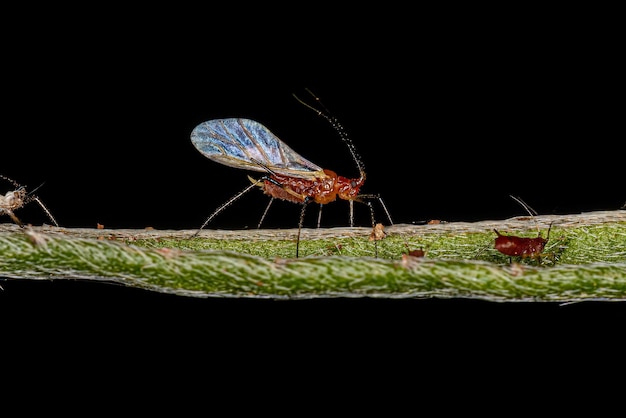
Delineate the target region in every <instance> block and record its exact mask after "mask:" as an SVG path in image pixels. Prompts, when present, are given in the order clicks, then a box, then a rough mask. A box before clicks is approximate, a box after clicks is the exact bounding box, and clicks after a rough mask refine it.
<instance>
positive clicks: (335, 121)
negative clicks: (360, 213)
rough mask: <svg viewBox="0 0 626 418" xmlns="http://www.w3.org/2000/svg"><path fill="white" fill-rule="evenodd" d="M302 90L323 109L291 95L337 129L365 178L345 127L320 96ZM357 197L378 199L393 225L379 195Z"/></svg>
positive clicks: (351, 215) (351, 218) (307, 90)
mask: <svg viewBox="0 0 626 418" xmlns="http://www.w3.org/2000/svg"><path fill="white" fill-rule="evenodd" d="M304 90H306V92H307V93H309V94H310V95H311V97H313V100H315V102H316V103H317V105H318V106H319V107H321V108H322V109H324V110H323V111H322V110H320V109H319V108H317V107H316V106H313V105H311V104H309V103H307V102H305V101H304V100H302V99H300V98H299V97H298V96H296V94H295V93H292V94H293V97H294V98H295V99H296V100H297V101H298V102H300V103H301V104H302V105H304V106H305V107H308V108H309V109H311V110H312V111H314V112H315V113H317V114H318V115H319V116H321V117H323V118H324V119H326V120H327V121H328V122H330V124H331V126H332V127H333V129H335V131H337V133H338V134H339V137H340V138H341V140H342V141H343V142H344V143H345V144H346V146H347V147H348V150H349V151H350V154H351V155H352V159H353V160H354V162H355V164H356V166H357V169H358V170H359V175H360V176H361V180H365V167H364V165H363V159H362V158H361V156H360V155H359V153H358V152H357V150H356V147H355V146H354V142H352V139H351V138H350V136H349V135H348V133H347V131H346V129H345V128H344V127H343V125H342V124H341V122H339V120H338V119H337V118H336V117H335V116H333V115H331V113H330V111H329V110H328V108H327V107H326V106H325V105H324V104H323V103H322V101H321V100H320V98H319V97H318V96H316V95H315V93H313V92H312V91H311V90H310V89H308V88H305V89H304ZM359 198H360V199H376V200H378V202H379V203H380V205H381V206H382V208H383V210H384V211H385V215H387V219H388V220H389V223H390V224H391V225H393V220H392V219H391V214H390V213H389V210H387V206H386V205H385V202H383V199H382V198H381V197H380V195H378V194H362V195H359ZM358 201H361V202H362V200H358ZM349 203H350V225H352V224H353V219H354V216H353V213H354V209H353V201H350V202H349ZM366 203H367V205H368V206H369V207H370V210H371V211H373V207H372V205H371V203H369V202H366ZM320 216H321V212H320V214H319V215H318V227H319V222H320V219H319V217H320ZM373 218H374V215H373V213H372V221H373ZM373 225H374V223H373V224H372V226H373Z"/></svg>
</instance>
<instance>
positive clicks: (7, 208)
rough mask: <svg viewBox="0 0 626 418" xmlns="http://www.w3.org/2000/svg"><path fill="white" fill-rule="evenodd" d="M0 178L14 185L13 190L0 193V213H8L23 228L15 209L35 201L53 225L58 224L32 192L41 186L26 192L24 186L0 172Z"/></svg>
mask: <svg viewBox="0 0 626 418" xmlns="http://www.w3.org/2000/svg"><path fill="white" fill-rule="evenodd" d="M0 178H2V179H4V180H6V181H8V182H9V183H11V184H12V185H13V186H14V187H15V190H12V191H8V192H7V193H6V194H5V195H1V194H0V215H9V217H10V218H11V219H12V220H13V222H15V223H16V224H18V225H19V226H20V227H22V228H23V227H24V224H23V223H22V221H21V220H20V219H19V218H18V217H17V216H16V215H15V211H16V210H17V209H20V208H22V207H23V206H24V205H26V204H28V203H30V202H32V201H35V202H37V203H38V204H39V206H41V208H42V209H43V211H44V212H45V213H46V215H47V216H48V218H50V220H51V221H52V223H54V225H55V226H59V224H58V223H57V221H56V219H54V216H52V214H51V213H50V211H49V210H48V208H46V206H45V205H44V204H43V202H42V201H41V200H40V199H39V198H38V197H37V196H35V194H34V192H35V190H37V189H38V188H39V187H41V186H39V187H38V188H37V189H35V190H33V191H32V192H29V193H27V192H26V187H24V186H21V185H20V184H18V183H17V182H16V181H15V180H13V179H10V178H8V177H6V176H3V175H1V174H0Z"/></svg>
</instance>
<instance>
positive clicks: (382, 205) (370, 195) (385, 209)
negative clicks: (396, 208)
mask: <svg viewBox="0 0 626 418" xmlns="http://www.w3.org/2000/svg"><path fill="white" fill-rule="evenodd" d="M357 198H358V199H357V202H358V201H359V199H368V200H371V199H376V200H378V203H380V206H381V207H382V208H383V210H384V211H385V215H386V216H387V220H388V221H389V225H393V220H392V219H391V214H390V213H389V211H388V210H387V206H386V205H385V202H383V199H382V197H380V195H378V194H361V195H359V196H357Z"/></svg>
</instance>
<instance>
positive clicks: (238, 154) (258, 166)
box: [191, 90, 393, 257]
mask: <svg viewBox="0 0 626 418" xmlns="http://www.w3.org/2000/svg"><path fill="white" fill-rule="evenodd" d="M307 91H308V92H309V93H310V94H311V95H313V93H311V92H310V91H309V90H307ZM294 97H295V98H296V100H298V101H299V102H300V103H302V104H303V105H305V106H306V107H308V108H310V109H312V110H314V111H315V112H316V113H317V114H318V115H320V116H322V117H324V118H325V119H327V120H328V121H329V122H330V123H331V125H332V126H333V127H334V128H335V129H336V130H337V132H338V133H339V135H340V137H341V139H342V140H343V141H344V143H345V144H346V145H347V146H348V149H349V150H350V153H351V154H352V157H353V160H354V161H355V163H356V166H357V169H358V171H359V177H356V178H349V177H344V176H340V175H337V173H336V172H334V171H332V170H329V169H322V168H321V167H320V166H318V165H317V164H314V163H312V162H311V161H309V160H307V159H306V158H304V157H302V156H301V155H300V154H298V153H297V152H295V151H294V150H293V149H291V147H289V146H288V145H287V144H285V143H284V142H283V141H282V140H280V139H279V138H278V137H277V136H276V135H274V134H273V133H272V132H271V131H270V130H269V129H268V128H266V127H265V126H264V125H262V124H261V123H259V122H256V121H254V120H251V119H244V118H227V119H214V120H209V121H206V122H203V123H201V124H199V125H198V126H196V127H195V128H194V129H193V131H192V133H191V142H192V143H193V145H194V146H195V147H196V148H197V149H198V151H200V153H202V155H204V156H205V157H207V158H209V159H211V160H213V161H216V162H218V163H220V164H223V165H226V166H230V167H234V168H239V169H245V170H251V171H258V172H262V173H264V175H263V176H262V177H260V178H259V179H254V178H252V177H250V176H248V178H249V179H250V181H251V184H250V185H249V186H247V187H246V188H245V189H243V190H242V191H241V192H239V193H237V194H236V195H235V196H233V197H232V198H230V199H229V200H227V201H226V202H225V203H224V204H222V205H221V206H220V207H218V208H217V209H216V210H215V211H214V212H213V213H212V214H211V215H210V216H209V217H208V218H207V219H206V220H205V221H204V223H203V224H202V226H201V227H200V228H199V229H198V231H196V233H195V234H194V235H193V236H197V235H198V234H199V233H200V231H201V230H202V229H203V228H204V227H205V226H206V225H207V224H208V223H209V222H210V221H211V220H212V219H213V218H215V216H217V215H218V214H219V213H220V212H222V211H223V210H224V209H225V208H226V207H228V206H229V205H231V204H232V203H233V202H234V201H235V200H237V199H239V198H240V197H241V196H243V195H244V194H245V193H247V192H248V191H250V190H251V189H252V188H253V187H259V188H261V189H262V190H263V192H264V193H265V194H266V195H268V196H270V201H269V203H268V205H267V206H266V208H265V211H264V212H263V215H262V217H261V220H260V221H259V224H258V227H260V226H261V224H262V222H263V219H264V218H265V215H266V213H267V211H268V209H269V207H270V205H271V204H272V202H273V201H274V199H281V200H286V201H289V202H293V203H297V204H301V205H302V209H301V211H300V221H299V223H298V236H297V238H296V257H298V250H299V244H300V231H301V229H302V226H303V222H304V213H305V209H306V207H307V205H308V204H309V203H311V202H315V203H318V204H319V205H320V214H319V216H318V222H317V226H318V227H319V226H320V219H321V210H322V207H323V205H325V204H328V203H331V202H333V201H335V200H337V199H342V200H346V201H348V202H349V204H350V226H354V214H353V203H354V202H361V203H365V204H367V206H368V207H369V209H370V213H371V220H372V227H375V224H376V223H375V219H374V209H373V207H372V204H371V201H370V200H371V199H374V198H375V199H378V201H379V202H380V204H381V206H382V207H383V209H384V210H385V213H386V214H387V217H388V219H389V222H390V223H393V222H392V221H391V216H390V215H389V212H388V211H387V208H386V207H385V205H384V203H383V201H382V199H381V198H380V197H379V196H378V195H371V194H362V193H361V192H360V190H361V187H362V186H363V183H364V182H365V170H364V168H363V163H362V161H361V157H360V156H359V155H358V154H357V152H356V150H355V148H354V144H353V143H352V141H351V140H350V138H349V137H348V135H347V134H346V132H345V130H344V128H343V127H342V125H341V124H340V123H339V122H338V121H337V119H336V118H334V117H332V116H330V115H329V114H327V113H324V112H322V111H321V110H319V109H317V108H315V107H313V106H311V105H309V104H307V103H305V102H303V101H302V100H300V99H299V98H298V97H297V96H295V95H294ZM313 97H315V96H314V95H313ZM315 99H316V100H318V101H319V99H317V97H315ZM320 105H321V104H320Z"/></svg>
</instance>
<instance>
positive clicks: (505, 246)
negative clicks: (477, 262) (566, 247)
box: [494, 196, 552, 258]
mask: <svg viewBox="0 0 626 418" xmlns="http://www.w3.org/2000/svg"><path fill="white" fill-rule="evenodd" d="M511 198H513V199H514V200H515V201H517V202H518V203H519V204H520V205H522V206H523V207H524V209H526V211H528V213H529V214H530V216H534V215H537V212H536V211H535V210H534V209H532V208H531V207H530V206H528V205H527V204H526V203H525V202H524V201H522V199H520V198H517V197H515V196H511ZM551 229H552V223H550V226H549V227H548V233H547V235H546V237H545V238H543V237H542V236H541V231H539V227H538V226H537V237H535V238H531V237H518V236H515V235H502V234H501V233H500V232H498V230H497V229H495V228H494V232H495V233H496V235H497V237H496V239H495V243H494V248H495V249H496V250H498V251H499V252H501V253H502V254H504V255H508V256H509V257H521V258H540V257H541V255H542V254H543V250H544V248H545V246H546V244H547V243H548V240H549V239H550V230H551Z"/></svg>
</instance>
